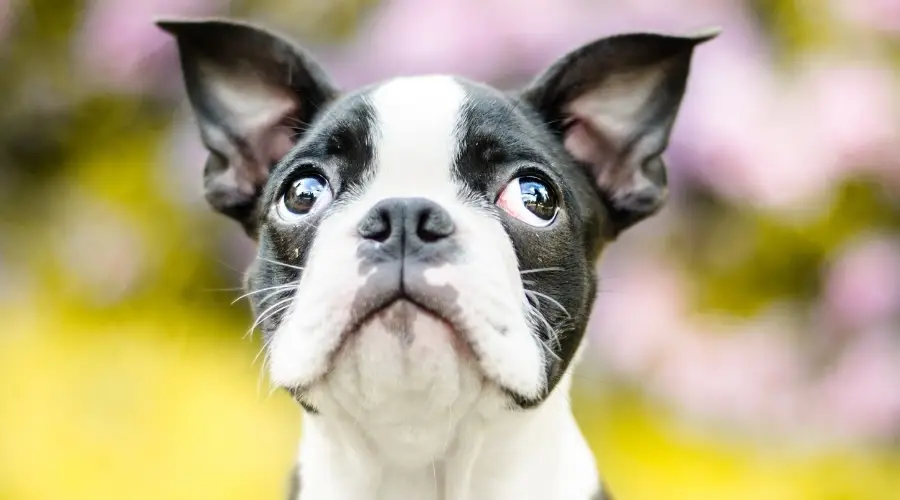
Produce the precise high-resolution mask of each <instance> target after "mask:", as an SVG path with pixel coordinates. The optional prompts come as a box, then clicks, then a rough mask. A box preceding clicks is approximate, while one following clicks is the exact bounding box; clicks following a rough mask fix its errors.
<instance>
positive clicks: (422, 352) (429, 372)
mask: <svg viewBox="0 0 900 500" xmlns="http://www.w3.org/2000/svg"><path fill="white" fill-rule="evenodd" d="M316 385H317V387H314V388H313V390H312V391H310V396H311V397H312V400H313V401H310V402H311V403H313V404H314V405H316V401H315V400H317V399H321V398H322V397H323V394H326V395H325V396H324V397H326V398H327V399H330V400H331V401H332V402H334V403H337V404H339V405H340V406H342V407H344V408H346V409H352V411H353V412H364V413H366V414H368V415H370V416H375V417H373V418H383V419H386V422H384V423H388V422H389V421H394V420H396V421H397V422H400V421H409V420H410V419H413V420H415V419H416V418H422V419H427V418H430V417H432V416H434V415H437V414H438V413H440V412H443V411H445V410H446V408H448V407H451V406H453V407H458V406H460V405H462V406H467V405H468V404H470V403H472V402H474V400H475V398H476V397H477V395H478V394H479V393H480V391H481V388H482V387H483V385H484V377H483V375H482V373H481V371H480V370H479V368H478V363H477V360H476V359H475V356H474V355H473V353H472V350H471V348H470V347H469V345H468V343H467V342H466V340H465V338H464V337H463V335H462V334H461V332H458V331H457V330H456V329H455V328H454V327H453V326H452V325H451V324H450V323H449V322H448V321H447V320H445V319H443V318H440V317H438V316H437V315H435V314H434V313H432V312H429V311H427V310H425V309H424V308H422V307H420V306H418V305H416V304H415V303H414V302H411V301H409V300H405V299H399V300H396V301H394V302H392V303H391V304H389V305H388V306H386V307H384V308H381V309H379V310H377V311H375V312H373V313H372V314H371V315H369V317H368V318H367V319H366V320H365V321H364V322H362V323H361V324H360V325H359V327H358V328H356V329H355V330H354V331H352V332H351V334H350V335H348V336H347V337H346V339H344V341H343V342H342V344H341V345H340V347H339V348H338V350H337V352H336V353H335V356H334V358H333V361H332V364H331V367H330V370H329V371H328V373H327V374H326V376H325V377H323V379H322V380H321V381H320V383H319V384H316ZM316 394H319V396H318V397H317V396H316ZM320 404H321V402H320ZM398 408H404V409H405V410H403V411H399V410H398Z"/></svg>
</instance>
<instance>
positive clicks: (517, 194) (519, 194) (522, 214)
mask: <svg viewBox="0 0 900 500" xmlns="http://www.w3.org/2000/svg"><path fill="white" fill-rule="evenodd" d="M497 206H499V207H500V208H502V209H503V210H505V211H506V213H508V214H509V215H512V216H513V217H515V218H517V219H519V220H521V221H522V222H525V223H528V224H531V225H532V226H538V227H543V226H549V225H550V223H551V222H553V220H554V219H555V218H556V213H557V212H558V211H559V202H558V201H557V199H556V194H555V193H554V192H553V190H552V189H551V188H550V187H549V186H548V185H547V183H545V182H544V181H542V180H540V179H538V178H536V177H518V178H516V179H513V180H512V182H510V183H509V184H507V186H506V188H505V189H504V190H503V193H501V194H500V197H499V198H498V199H497Z"/></svg>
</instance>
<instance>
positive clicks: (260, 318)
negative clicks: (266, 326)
mask: <svg viewBox="0 0 900 500" xmlns="http://www.w3.org/2000/svg"><path fill="white" fill-rule="evenodd" d="M292 300H294V297H288V298H286V299H282V300H279V301H278V302H276V303H274V304H272V305H271V306H269V308H268V309H266V310H265V311H263V312H262V313H260V315H259V316H258V317H257V319H256V321H254V322H253V325H251V326H250V329H249V330H247V333H246V334H244V338H247V337H248V336H251V335H253V330H255V329H256V327H257V326H259V325H260V324H262V322H263V321H265V320H266V319H268V317H269V316H272V315H273V314H277V313H278V312H280V311H275V313H271V314H270V312H271V311H273V310H275V308H277V307H278V306H282V305H284V304H287V303H288V302H290V301H292Z"/></svg>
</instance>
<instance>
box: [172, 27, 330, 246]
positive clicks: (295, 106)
mask: <svg viewBox="0 0 900 500" xmlns="http://www.w3.org/2000/svg"><path fill="white" fill-rule="evenodd" d="M156 25H157V26H159V27H160V28H161V29H163V30H164V31H166V32H168V33H170V34H171V35H172V36H174V38H175V40H176V41H177V43H178V51H179V56H180V61H181V69H182V74H183V76H184V83H185V87H186V89H187V95H188V100H189V101H190V104H191V107H192V108H193V111H194V114H195V116H196V118H197V123H198V125H199V127H200V134H201V137H202V140H203V143H204V145H205V146H206V148H207V149H208V150H209V153H210V156H209V159H208V160H207V162H206V166H205V168H204V190H205V196H206V199H207V200H208V201H209V203H210V204H211V205H212V206H213V208H215V209H216V210H217V211H219V212H221V213H223V214H225V215H227V216H229V217H231V218H233V219H235V220H237V221H238V222H240V223H241V225H242V226H243V227H244V230H245V231H246V232H247V234H248V235H250V236H251V237H253V238H255V237H256V233H257V230H258V228H257V222H256V219H257V210H258V207H257V201H258V198H259V195H260V193H261V191H262V188H263V186H264V185H265V182H266V180H267V179H268V176H269V172H270V170H271V168H272V166H273V165H274V164H275V163H277V162H278V161H279V160H280V159H281V158H283V157H284V156H285V155H286V154H287V153H288V152H289V151H290V150H291V148H292V147H293V145H294V144H295V143H296V141H297V139H298V138H299V136H300V135H301V134H302V132H303V131H304V129H305V126H306V125H308V124H309V123H310V121H311V120H312V119H313V118H314V117H315V115H316V113H318V112H319V111H320V110H321V109H322V108H323V107H324V106H325V105H326V104H327V103H328V102H329V101H331V100H332V99H334V98H335V96H336V95H337V93H338V92H337V90H336V89H335V87H334V85H332V83H331V81H330V79H329V78H328V77H327V75H326V74H325V72H324V71H323V70H322V69H321V68H320V66H319V65H318V64H317V63H316V62H315V61H314V60H313V59H312V58H311V57H309V56H308V55H307V54H306V53H305V52H304V51H303V50H302V49H301V48H299V47H297V46H296V45H295V44H294V43H293V42H291V41H290V40H288V39H287V38H285V37H283V36H281V35H278V34H275V33H273V32H270V31H267V30H264V29H262V28H259V27H256V26H253V25H251V24H247V23H243V22H236V21H226V20H219V19H187V20H177V19H160V20H157V21H156Z"/></svg>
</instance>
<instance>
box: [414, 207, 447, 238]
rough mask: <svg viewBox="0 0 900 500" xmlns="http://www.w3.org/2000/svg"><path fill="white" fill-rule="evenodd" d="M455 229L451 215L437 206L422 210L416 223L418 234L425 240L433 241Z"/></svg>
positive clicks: (444, 236)
mask: <svg viewBox="0 0 900 500" xmlns="http://www.w3.org/2000/svg"><path fill="white" fill-rule="evenodd" d="M454 229H455V228H454V225H453V221H452V220H451V219H450V215H449V214H447V212H446V211H444V210H443V209H441V208H439V207H437V208H435V209H426V210H423V211H422V212H421V214H420V216H419V221H418V224H417V225H416V234H417V236H418V237H419V239H421V240H422V241H423V242H425V243H433V242H435V241H438V240H441V239H444V238H446V237H448V236H450V235H451V234H453V231H454Z"/></svg>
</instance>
